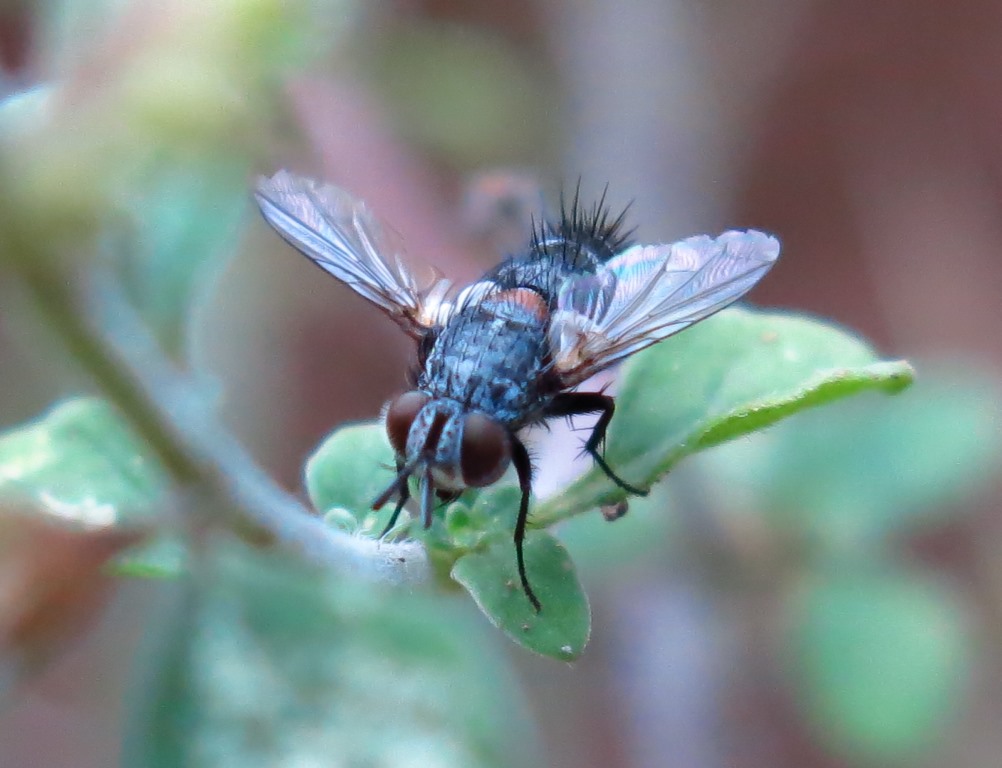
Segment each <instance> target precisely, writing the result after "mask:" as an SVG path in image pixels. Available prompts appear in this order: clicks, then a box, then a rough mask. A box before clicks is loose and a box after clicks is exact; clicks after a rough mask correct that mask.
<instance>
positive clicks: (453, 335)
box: [255, 171, 779, 611]
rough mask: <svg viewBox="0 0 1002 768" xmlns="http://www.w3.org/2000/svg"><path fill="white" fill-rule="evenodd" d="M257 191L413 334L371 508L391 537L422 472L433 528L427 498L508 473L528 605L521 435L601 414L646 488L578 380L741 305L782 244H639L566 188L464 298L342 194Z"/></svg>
mask: <svg viewBox="0 0 1002 768" xmlns="http://www.w3.org/2000/svg"><path fill="white" fill-rule="evenodd" d="M255 197H256V198H257V202H258V205H259V206H260V208H261V212H262V214H263V215H264V218H265V220H266V221H267V222H268V223H269V224H270V225H271V226H272V227H273V228H274V229H275V230H276V232H278V234H279V235H281V237H282V238H283V239H285V240H286V241H287V242H288V243H289V244H290V245H292V246H293V247H294V248H296V249H297V250H299V251H301V252H302V253H303V254H305V255H306V256H307V257H308V258H309V259H311V260H312V261H313V262H314V263H315V264H317V265H318V266H319V267H321V268H322V269H324V270H325V271H326V272H329V273H330V274H332V275H333V276H334V277H336V278H337V279H338V280H340V281H341V282H343V283H345V284H346V285H348V286H349V287H351V288H352V289H353V290H354V291H355V292H356V293H358V294H360V295H361V296H363V297H364V298H366V299H368V300H369V301H370V302H372V303H373V304H375V305H376V306H377V307H379V308H380V309H381V310H383V312H385V313H386V314H388V315H389V316H390V317H391V318H393V319H394V320H395V321H396V322H397V324H398V325H400V327H401V328H402V329H403V330H404V331H405V332H406V333H407V334H408V335H410V336H411V337H413V338H414V339H415V340H416V341H417V345H418V366H417V371H416V375H415V377H414V382H415V383H414V389H412V390H411V391H409V392H406V393H404V394H402V395H400V396H398V397H396V398H395V399H393V400H392V401H391V402H390V403H389V405H388V407H387V409H386V432H387V436H388V437H389V441H390V444H391V445H392V446H393V450H394V453H395V461H396V476H395V477H394V479H393V481H392V482H391V483H390V484H389V485H388V486H387V488H386V490H384V491H383V492H382V493H381V494H379V496H378V497H377V498H376V499H375V500H374V501H373V505H372V506H373V509H380V508H381V507H382V506H383V505H385V504H386V503H387V502H389V501H390V500H391V499H393V498H394V497H396V507H395V509H394V511H393V515H392V516H391V518H390V522H389V524H388V525H387V527H386V531H389V530H390V528H392V527H393V525H394V524H395V523H396V520H397V518H398V517H399V515H400V511H401V510H402V509H403V507H404V505H405V504H406V503H407V501H408V499H409V498H410V486H409V485H408V479H409V478H411V477H415V478H417V487H418V495H419V502H420V513H421V521H422V524H423V525H424V527H425V528H427V527H428V526H430V525H431V519H432V510H433V508H434V502H435V497H436V496H437V497H438V498H440V499H452V498H455V497H457V496H458V495H459V494H460V493H461V492H462V491H463V490H464V489H465V488H471V487H472V488H482V487H485V486H488V485H491V484H492V483H494V482H496V481H497V480H498V479H499V478H500V477H501V476H502V475H503V474H504V473H505V471H506V470H507V469H508V467H509V465H513V466H514V467H515V472H516V474H517V476H518V484H519V488H520V490H521V501H520V504H519V510H518V518H517V521H516V523H515V531H514V540H515V557H516V561H517V565H518V575H519V578H520V579H521V583H522V588H523V589H524V591H525V594H526V597H527V598H528V599H529V601H530V602H531V603H532V605H533V607H534V608H535V610H536V611H539V610H540V608H541V606H540V602H539V599H538V597H537V596H536V594H535V592H534V591H533V589H532V586H531V585H530V584H529V579H528V576H527V575H526V570H525V560H524V556H523V551H522V546H523V542H524V540H525V527H526V521H527V519H528V513H529V495H530V492H531V488H532V463H531V461H530V459H529V453H528V451H527V450H526V448H525V444H524V443H523V442H522V440H521V439H520V437H519V435H520V433H521V432H522V431H523V430H524V429H525V428H526V427H529V426H531V425H534V424H540V423H542V422H544V421H545V420H547V419H550V418H554V417H560V416H564V417H569V416H577V415H581V414H597V415H598V420H597V422H596V423H595V426H594V428H593V429H592V432H591V435H590V436H589V438H588V439H587V441H585V445H584V449H585V451H586V452H587V453H588V454H589V455H590V456H591V457H592V459H594V461H595V462H596V463H597V464H598V466H599V467H600V468H601V469H602V471H603V472H604V473H605V474H606V475H607V476H608V477H609V479H610V480H611V481H612V482H614V483H615V484H616V485H617V486H619V487H620V488H622V489H623V490H624V491H626V492H628V493H631V494H637V495H645V494H646V493H647V491H646V490H644V489H642V488H638V487H636V486H634V485H632V484H630V483H629V482H627V481H626V480H624V479H623V478H621V477H619V475H617V474H616V472H615V471H614V470H613V469H612V467H610V466H609V465H608V464H607V463H606V461H605V459H604V457H603V456H602V453H601V451H600V448H601V446H602V444H603V440H604V438H605V433H606V430H607V428H608V426H609V422H610V421H611V420H612V417H613V413H614V412H615V403H614V401H613V399H612V397H610V396H608V395H606V394H604V393H602V392H581V391H577V389H576V387H577V386H578V385H579V384H582V383H583V382H585V381H586V380H587V379H589V378H590V377H591V376H593V375H594V374H596V373H598V372H599V371H601V370H603V369H605V368H608V367H609V366H611V365H614V364H615V363H618V362H620V361H621V360H623V359H625V358H627V357H629V356H630V355H632V354H634V353H635V352H639V351H640V350H642V349H645V348H646V347H649V346H651V345H652V344H655V343H657V342H659V341H661V340H662V339H665V338H667V337H668V336H671V335H672V334H675V333H677V332H679V331H681V330H682V329H684V328H686V327H688V326H690V325H692V324H693V323H696V322H698V321H700V320H703V319H704V318H707V317H709V316H710V315H712V314H714V313H715V312H718V311H719V310H721V309H723V308H724V307H726V306H727V305H729V304H731V303H732V302H734V301H736V300H737V299H738V298H740V297H741V296H743V295H744V294H745V293H746V292H747V291H749V290H750V289H751V288H752V287H753V286H754V285H755V284H756V283H757V282H758V281H759V280H760V279H761V278H762V277H763V276H764V275H765V274H766V272H768V271H769V269H770V268H771V267H772V265H773V264H774V263H775V261H776V259H777V258H778V256H779V241H777V240H776V238H774V237H771V236H769V235H766V234H764V233H762V232H757V231H755V230H748V231H744V232H742V231H729V232H725V233H723V234H722V235H720V236H718V237H716V238H711V237H708V236H706V235H698V236H696V237H690V238H687V239H685V240H680V241H679V242H676V243H671V244H661V245H634V244H632V243H631V242H630V239H629V233H627V232H625V231H624V228H623V223H624V222H623V219H624V215H623V214H620V215H619V216H616V217H613V216H611V215H610V213H609V210H608V208H607V207H606V206H605V205H604V197H603V200H600V201H599V203H598V204H597V205H595V206H594V208H591V209H587V210H586V209H584V208H582V207H581V206H580V205H579V200H578V195H577V194H575V196H574V200H573V201H572V203H571V204H570V206H569V207H564V206H563V205H562V206H561V212H560V216H559V217H558V218H557V219H555V220H553V221H544V222H542V223H540V224H538V225H534V226H533V228H532V231H531V233H530V236H529V238H528V242H527V244H526V246H525V247H524V249H523V250H522V251H521V252H520V253H518V254H516V255H515V256H512V257H510V258H507V259H505V260H504V261H502V262H501V263H500V264H499V265H498V266H496V267H495V268H494V269H492V270H490V271H489V272H488V273H487V274H486V275H484V276H483V277H482V278H481V279H480V280H477V281H476V282H474V283H472V284H471V285H468V286H466V287H465V288H463V289H462V290H459V291H454V290H453V286H452V284H451V283H450V282H449V281H448V280H445V279H441V278H439V279H436V280H435V281H434V282H433V283H432V284H431V285H429V286H428V287H426V288H419V287H418V286H417V283H416V282H415V280H414V278H413V277H412V275H411V273H410V272H409V271H408V270H407V268H406V267H405V266H404V264H403V263H402V261H401V260H400V254H399V253H398V252H396V250H395V249H393V248H391V247H390V246H389V245H388V243H387V241H386V239H385V238H384V236H383V234H382V232H381V229H380V227H379V225H378V223H377V222H376V220H375V219H374V218H373V217H372V215H371V214H370V213H369V211H368V209H367V208H366V207H365V205H364V204H362V203H361V202H358V201H356V200H354V199H353V198H352V197H350V196H349V195H348V194H347V193H345V192H343V191H342V190H340V189H338V188H337V187H334V186H331V185H327V184H321V183H319V182H316V181H313V180H310V179H306V178H302V177H299V176H296V175H294V174H291V173H289V172H287V171H279V172H278V173H277V174H275V175H274V176H273V177H271V178H270V179H269V178H261V179H260V180H259V181H258V182H257V187H256V190H255ZM624 213H625V212H624ZM386 531H384V533H385V532H386Z"/></svg>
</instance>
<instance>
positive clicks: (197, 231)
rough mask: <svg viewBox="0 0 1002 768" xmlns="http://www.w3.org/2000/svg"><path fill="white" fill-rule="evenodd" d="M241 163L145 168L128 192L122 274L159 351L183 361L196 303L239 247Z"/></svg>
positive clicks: (225, 157)
mask: <svg viewBox="0 0 1002 768" xmlns="http://www.w3.org/2000/svg"><path fill="white" fill-rule="evenodd" d="M247 173H248V169H247V161H246V159H245V158H242V157H240V156H239V155H238V154H227V153H225V152H219V153H217V154H216V155H215V156H213V157H201V158H199V160H198V161H197V163H185V162H181V161H179V160H177V159H174V160H173V161H172V162H170V163H158V164H157V165H156V167H155V168H153V169H149V170H148V171H147V173H146V174H144V176H143V177H142V179H141V181H140V182H137V183H136V184H135V185H134V188H133V189H131V190H130V195H129V198H128V207H129V211H130V213H131V214H132V227H133V229H132V231H131V235H132V237H131V239H130V240H129V241H128V245H122V247H120V248H118V249H117V250H118V252H119V254H120V255H121V256H122V259H121V264H120V272H121V274H122V277H123V278H124V283H125V286H126V288H127V289H128V291H129V293H130V295H131V297H132V299H133V300H134V301H135V302H136V306H137V307H138V308H139V310H140V311H141V312H142V314H143V316H144V318H145V319H146V321H147V322H148V323H149V325H150V327H151V328H152V329H153V330H154V331H155V332H156V334H157V336H158V337H159V339H160V342H161V344H163V346H164V348H165V349H166V350H168V351H169V352H171V353H173V354H175V355H178V356H181V355H183V354H184V353H185V352H186V351H187V350H186V346H187V342H188V338H187V334H188V323H189V322H190V320H191V315H192V309H193V307H194V306H195V303H196V302H197V300H198V299H199V298H200V297H201V296H203V295H205V294H207V293H208V291H209V290H210V289H211V287H212V285H213V283H214V282H215V277H216V275H217V273H218V272H219V271H220V268H221V266H222V263H223V256H225V255H226V254H227V253H228V252H229V251H230V250H231V249H232V248H233V247H234V246H235V244H236V243H237V242H238V234H239V231H240V226H241V224H242V222H243V219H244V215H245V213H246V211H247V208H248V195H247V187H246V183H247Z"/></svg>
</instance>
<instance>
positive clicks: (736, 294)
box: [550, 230, 779, 386]
mask: <svg viewBox="0 0 1002 768" xmlns="http://www.w3.org/2000/svg"><path fill="white" fill-rule="evenodd" d="M778 257H779V241H778V240H776V238H774V237H771V236H769V235H766V234H764V233H762V232H756V231H754V230H749V231H747V232H737V231H731V232H725V233H724V234H722V235H720V236H719V237H717V238H716V239H714V238H711V237H707V236H706V235H700V236H697V237H690V238H688V239H686V240H681V241H679V242H677V243H673V244H671V245H637V246H634V247H632V248H628V249H627V250H625V251H623V252H622V253H620V254H619V255H617V256H615V257H613V258H612V259H610V260H609V261H607V262H606V263H604V264H603V265H602V266H601V267H599V269H598V271H597V272H595V273H594V274H590V275H581V276H579V277H574V278H572V279H570V280H568V281H567V282H566V283H564V284H563V285H562V286H561V288H560V292H559V294H558V297H557V309H556V311H555V312H554V313H553V317H552V319H551V323H550V345H551V348H552V349H553V360H554V367H555V368H556V371H557V372H558V373H559V374H560V376H561V380H562V381H563V382H564V383H565V384H566V385H567V386H573V385H575V384H578V383H580V382H582V381H584V380H585V379H587V378H588V377H590V376H592V375H593V374H595V373H597V372H598V371H600V370H602V369H603V368H607V367H609V366H610V365H612V364H613V363H616V362H619V361H620V360H622V359H623V358H625V357H627V356H629V355H632V354H633V353H634V352H638V351H640V350H641V349H644V348H646V347H649V346H651V345H652V344H655V343H657V342H659V341H661V340H662V339H665V338H667V337H668V336H671V335H672V334H673V333H678V332H679V331H681V330H682V329H683V328H686V327H688V326H690V325H692V324H693V323H696V322H699V321H700V320H703V319H704V318H707V317H709V316H710V315H712V314H713V313H714V312H718V311H720V310H721V309H723V308H724V307H726V306H727V305H728V304H731V303H732V302H734V301H736V300H737V299H739V298H741V296H743V295H744V294H745V293H747V292H748V291H749V290H751V288H752V287H753V286H754V285H755V284H756V283H757V282H758V281H759V280H761V279H762V277H763V276H764V275H765V273H766V272H768V271H769V269H770V267H772V265H773V264H774V263H775V262H776V259H777V258H778Z"/></svg>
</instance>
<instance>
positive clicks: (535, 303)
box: [489, 288, 549, 320]
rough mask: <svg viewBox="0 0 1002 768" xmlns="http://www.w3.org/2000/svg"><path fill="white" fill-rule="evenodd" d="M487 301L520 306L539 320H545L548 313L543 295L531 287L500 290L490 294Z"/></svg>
mask: <svg viewBox="0 0 1002 768" xmlns="http://www.w3.org/2000/svg"><path fill="white" fill-rule="evenodd" d="M489 301H490V303H492V304H514V305H516V306H519V307H522V308H524V309H527V310H528V311H529V312H531V313H532V314H533V315H534V316H535V317H536V318H537V319H539V320H546V316H547V315H548V314H549V308H548V307H547V306H546V302H545V301H543V297H542V296H540V295H539V294H538V293H536V292H535V291H534V290H532V289H531V288H513V289H511V290H510V291H501V292H500V293H495V294H494V295H493V296H491V297H490V299H489Z"/></svg>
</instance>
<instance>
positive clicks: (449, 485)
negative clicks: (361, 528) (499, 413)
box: [373, 390, 511, 527]
mask: <svg viewBox="0 0 1002 768" xmlns="http://www.w3.org/2000/svg"><path fill="white" fill-rule="evenodd" d="M386 433H387V436H388V437H389V439H390V445H392V446H393V450H394V452H395V453H396V457H397V464H398V466H399V467H400V471H399V472H398V473H397V477H396V478H395V479H394V481H393V483H391V484H390V486H389V487H388V488H387V489H386V491H384V492H383V493H382V494H380V496H379V498H378V499H376V501H375V503H374V504H373V506H374V508H376V509H378V508H379V507H381V506H382V505H383V504H385V503H386V502H387V501H388V500H389V498H390V497H391V496H393V495H394V494H395V493H400V494H401V497H402V498H404V499H406V497H407V492H406V489H407V485H406V483H407V478H408V477H409V476H411V475H415V476H417V478H418V483H419V486H420V489H421V490H420V493H421V517H422V521H423V523H424V525H425V527H428V525H430V524H431V507H432V494H433V493H438V495H439V497H441V498H447V499H448V498H455V496H457V495H458V494H459V493H460V492H461V491H462V490H463V489H464V488H482V487H484V486H488V485H491V484H492V483H494V482H496V481H497V480H498V479H500V477H501V476H502V475H503V474H504V473H505V470H506V469H508V465H509V464H510V463H511V437H510V436H509V434H508V430H507V429H505V427H504V426H502V425H501V423H500V422H498V421H497V420H496V419H493V418H491V417H490V416H488V415H486V414H484V413H480V412H479V411H468V410H466V409H465V408H464V407H463V405H462V404H461V403H459V402H457V401H455V400H450V399H448V398H434V397H432V396H431V395H429V394H427V393H426V392H421V391H420V390H414V391H411V392H406V393H404V394H402V395H400V396H399V397H397V398H396V399H394V400H392V401H391V402H390V405H389V407H388V408H387V410H386Z"/></svg>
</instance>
